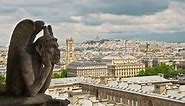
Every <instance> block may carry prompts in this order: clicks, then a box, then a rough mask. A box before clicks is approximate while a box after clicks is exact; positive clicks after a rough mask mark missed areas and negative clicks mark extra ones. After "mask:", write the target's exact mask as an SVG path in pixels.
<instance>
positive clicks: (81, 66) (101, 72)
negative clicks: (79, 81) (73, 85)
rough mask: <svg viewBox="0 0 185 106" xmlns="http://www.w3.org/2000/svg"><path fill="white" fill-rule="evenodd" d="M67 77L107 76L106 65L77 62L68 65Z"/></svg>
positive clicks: (92, 62)
mask: <svg viewBox="0 0 185 106" xmlns="http://www.w3.org/2000/svg"><path fill="white" fill-rule="evenodd" d="M67 69H68V76H69V77H75V76H84V77H97V76H108V70H107V65H106V63H102V62H94V61H78V62H73V63H71V64H69V65H68V67H67Z"/></svg>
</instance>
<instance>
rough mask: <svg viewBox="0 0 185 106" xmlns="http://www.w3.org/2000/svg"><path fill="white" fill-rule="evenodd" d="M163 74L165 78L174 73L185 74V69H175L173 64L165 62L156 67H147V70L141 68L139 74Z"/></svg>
mask: <svg viewBox="0 0 185 106" xmlns="http://www.w3.org/2000/svg"><path fill="white" fill-rule="evenodd" d="M159 73H160V74H163V75H164V77H165V78H170V77H172V76H173V75H178V74H184V73H185V70H182V69H178V70H175V69H174V68H173V67H172V66H169V65H166V64H165V63H160V64H159V65H158V66H155V67H146V68H145V70H141V71H140V72H139V74H138V76H150V75H158V74H159Z"/></svg>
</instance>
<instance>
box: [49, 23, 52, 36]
mask: <svg viewBox="0 0 185 106" xmlns="http://www.w3.org/2000/svg"><path fill="white" fill-rule="evenodd" d="M48 31H49V33H50V35H51V36H53V31H52V28H51V25H48Z"/></svg>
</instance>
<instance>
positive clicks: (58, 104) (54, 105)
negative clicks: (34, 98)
mask: <svg viewBox="0 0 185 106" xmlns="http://www.w3.org/2000/svg"><path fill="white" fill-rule="evenodd" d="M68 104H70V101H69V100H67V99H65V100H60V99H52V100H50V101H49V102H48V103H47V106H68Z"/></svg>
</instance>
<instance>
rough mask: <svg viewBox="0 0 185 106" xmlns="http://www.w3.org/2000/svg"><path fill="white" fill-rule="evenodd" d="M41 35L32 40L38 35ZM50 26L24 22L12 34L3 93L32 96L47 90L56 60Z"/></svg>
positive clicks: (56, 46)
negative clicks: (41, 33)
mask: <svg viewBox="0 0 185 106" xmlns="http://www.w3.org/2000/svg"><path fill="white" fill-rule="evenodd" d="M42 30H43V35H42V36H41V37H39V38H38V39H36V36H37V34H38V33H39V32H41V31H42ZM58 46H59V45H58V43H57V39H56V38H55V37H54V36H53V32H52V28H51V25H48V26H46V25H45V24H44V22H43V21H32V20H30V19H25V20H23V21H21V22H19V23H18V24H17V25H16V27H15V29H14V31H13V34H12V37H11V41H10V46H9V51H8V60H7V75H6V88H5V90H6V93H8V94H10V95H15V96H28V97H29V96H36V95H37V94H38V93H44V92H45V91H46V89H47V88H48V86H49V84H50V81H51V75H52V70H53V67H54V64H56V63H58V62H59V60H60V51H59V49H58Z"/></svg>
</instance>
